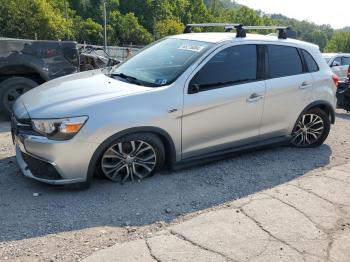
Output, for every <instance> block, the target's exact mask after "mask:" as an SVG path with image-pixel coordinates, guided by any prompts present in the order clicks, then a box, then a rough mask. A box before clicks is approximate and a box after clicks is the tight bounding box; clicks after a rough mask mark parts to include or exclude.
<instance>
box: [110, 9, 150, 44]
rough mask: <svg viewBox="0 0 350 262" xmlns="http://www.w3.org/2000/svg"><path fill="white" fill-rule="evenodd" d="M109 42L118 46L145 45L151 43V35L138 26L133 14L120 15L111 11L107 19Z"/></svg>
mask: <svg viewBox="0 0 350 262" xmlns="http://www.w3.org/2000/svg"><path fill="white" fill-rule="evenodd" d="M109 20H110V22H109V26H110V35H111V38H110V40H111V42H114V43H118V44H139V45H140V44H141V45H145V44H148V43H150V42H151V41H152V39H153V38H152V35H151V34H150V33H149V32H148V31H147V30H146V29H145V28H144V27H143V26H141V25H140V24H139V22H138V19H137V17H136V16H135V15H134V14H133V13H127V14H125V15H122V14H121V13H120V12H119V11H113V12H111V13H110V17H109Z"/></svg>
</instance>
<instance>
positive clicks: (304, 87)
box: [299, 82, 311, 89]
mask: <svg viewBox="0 0 350 262" xmlns="http://www.w3.org/2000/svg"><path fill="white" fill-rule="evenodd" d="M308 87H311V84H310V83H309V82H303V83H302V84H301V85H300V86H299V88H300V89H306V88H308Z"/></svg>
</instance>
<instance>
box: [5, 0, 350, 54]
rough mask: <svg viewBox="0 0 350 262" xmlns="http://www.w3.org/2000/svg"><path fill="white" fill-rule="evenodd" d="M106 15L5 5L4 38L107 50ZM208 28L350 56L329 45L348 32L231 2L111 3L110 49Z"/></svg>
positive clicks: (38, 1) (83, 0)
mask: <svg viewBox="0 0 350 262" xmlns="http://www.w3.org/2000/svg"><path fill="white" fill-rule="evenodd" d="M65 2H66V3H67V10H66V11H67V12H65V5H64V3H65ZM102 14H103V4H102V1H101V0H31V1H27V0H11V1H2V4H1V5H0V37H16V38H29V39H33V38H35V37H38V39H69V40H75V41H77V42H80V43H84V42H86V43H89V44H103V15H102ZM203 22H231V23H242V24H245V25H286V26H292V27H293V30H295V31H296V35H297V38H299V39H302V40H305V41H309V42H312V43H315V44H317V45H319V46H320V48H321V50H327V51H334V52H336V51H342V52H346V51H347V52H350V50H349V49H350V47H348V45H347V44H341V45H335V44H334V43H332V44H331V45H329V43H330V42H331V40H332V38H333V35H334V34H337V39H344V41H347V39H348V38H349V39H350V33H349V31H350V28H349V27H346V28H344V29H343V31H344V32H342V34H341V37H338V36H340V35H339V33H340V32H338V31H337V32H334V29H333V28H332V27H331V26H329V25H316V24H314V23H310V22H307V21H298V20H296V19H292V18H288V17H286V16H283V15H279V14H273V15H267V14H264V13H263V12H261V11H260V10H254V9H251V8H248V7H246V6H242V5H239V4H237V3H236V2H234V1H230V0H107V36H108V39H107V40H108V44H110V45H123V44H136V45H145V44H148V43H150V42H152V41H154V40H157V39H159V38H163V37H165V36H167V35H172V34H178V33H181V32H183V29H184V26H185V24H187V23H203ZM338 41H339V40H337V42H338ZM341 41H343V40H341Z"/></svg>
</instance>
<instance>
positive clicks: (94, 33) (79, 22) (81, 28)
mask: <svg viewBox="0 0 350 262" xmlns="http://www.w3.org/2000/svg"><path fill="white" fill-rule="evenodd" d="M74 25H75V28H76V29H77V30H76V37H75V40H76V41H77V42H79V43H84V42H85V43H87V44H95V45H99V44H102V43H103V28H102V25H100V24H98V23H96V22H95V21H93V20H92V19H91V18H88V19H86V20H84V19H82V18H81V17H80V16H77V17H75V18H74Z"/></svg>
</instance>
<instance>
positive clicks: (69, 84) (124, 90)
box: [15, 70, 152, 118]
mask: <svg viewBox="0 0 350 262" xmlns="http://www.w3.org/2000/svg"><path fill="white" fill-rule="evenodd" d="M151 90H152V88H150V87H143V86H138V85H134V84H129V83H126V82H122V81H119V80H116V79H113V78H110V77H108V76H106V75H105V74H104V73H102V71H101V70H93V71H87V72H83V73H78V74H74V75H69V76H65V77H61V78H57V79H54V80H52V81H49V82H46V83H45V84H43V85H41V86H39V87H36V88H34V89H32V90H31V91H29V92H27V93H25V94H24V95H22V96H21V97H20V98H19V99H18V101H17V102H16V104H17V106H16V105H15V108H19V106H18V104H22V105H23V106H24V107H25V108H26V109H27V111H28V114H29V116H30V117H31V118H60V117H66V116H69V114H70V113H72V112H79V109H80V108H86V107H88V106H89V105H94V104H97V103H101V102H103V101H106V100H110V99H115V98H119V97H124V96H129V95H133V94H138V93H142V92H147V91H151ZM82 113H84V112H82Z"/></svg>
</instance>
